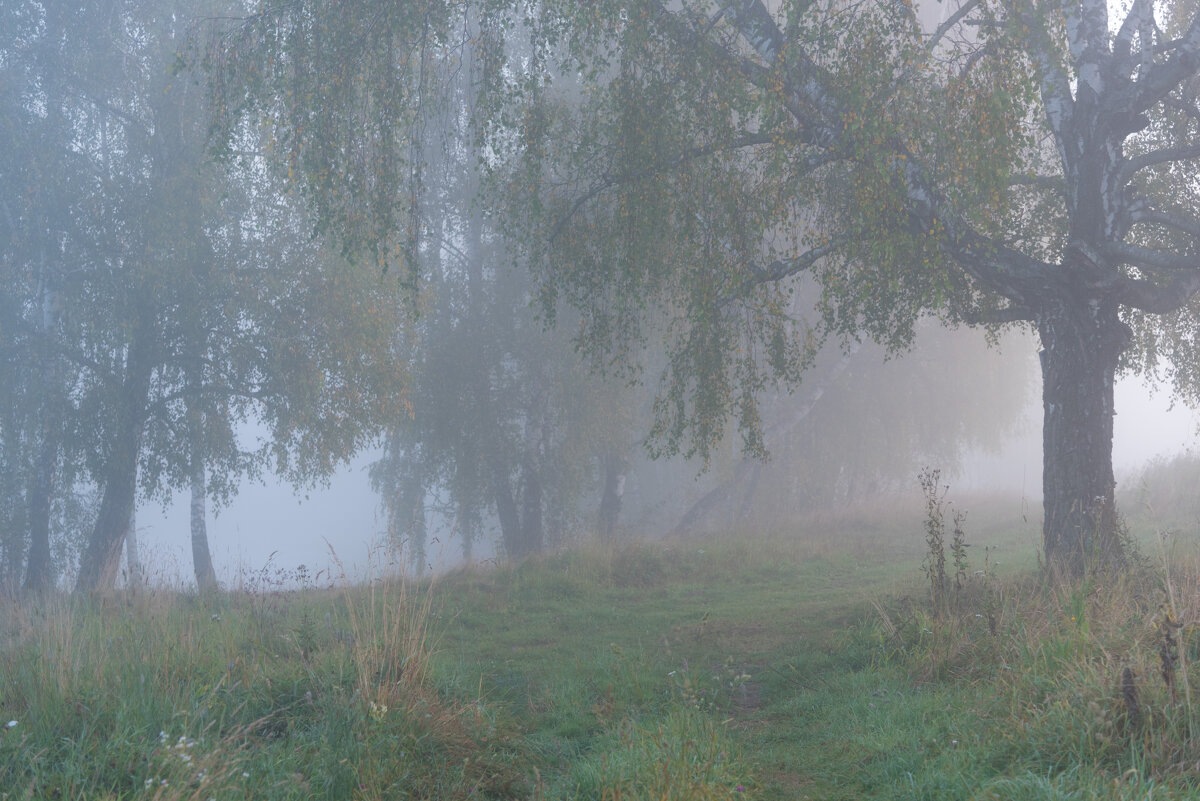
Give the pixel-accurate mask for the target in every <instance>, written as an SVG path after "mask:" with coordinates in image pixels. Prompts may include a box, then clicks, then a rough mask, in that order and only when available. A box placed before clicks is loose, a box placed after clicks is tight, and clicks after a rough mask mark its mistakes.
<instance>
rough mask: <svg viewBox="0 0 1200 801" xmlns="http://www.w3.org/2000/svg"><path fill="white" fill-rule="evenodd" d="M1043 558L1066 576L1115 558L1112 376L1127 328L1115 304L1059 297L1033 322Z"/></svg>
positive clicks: (1126, 339) (1127, 337) (1126, 342)
mask: <svg viewBox="0 0 1200 801" xmlns="http://www.w3.org/2000/svg"><path fill="white" fill-rule="evenodd" d="M1038 333H1039V334H1040V335H1041V340H1042V351H1041V354H1040V355H1041V364H1042V402H1043V410H1044V422H1043V430H1042V440H1043V470H1042V497H1043V506H1044V514H1045V517H1044V521H1043V538H1044V548H1045V556H1046V562H1047V565H1048V566H1049V567H1050V569H1051V570H1053V571H1055V572H1057V573H1059V574H1062V575H1069V576H1078V575H1081V574H1082V573H1083V572H1084V570H1085V569H1086V568H1087V567H1088V566H1090V565H1094V564H1106V563H1111V562H1113V561H1116V560H1118V559H1119V558H1120V556H1121V553H1120V549H1121V543H1120V539H1119V537H1118V532H1117V525H1116V515H1115V507H1114V502H1113V490H1114V487H1115V481H1114V479H1113V467H1112V439H1113V412H1114V409H1113V381H1114V376H1115V374H1116V369H1117V361H1118V359H1119V358H1120V356H1121V353H1122V352H1123V351H1124V350H1125V349H1126V348H1127V347H1128V346H1129V342H1130V332H1129V328H1128V326H1126V325H1125V323H1123V322H1122V321H1121V320H1120V318H1119V316H1118V313H1117V309H1116V306H1115V304H1110V303H1106V302H1103V301H1100V302H1096V301H1092V302H1088V300H1087V299H1084V300H1082V301H1077V302H1073V303H1066V302H1063V303H1058V304H1055V305H1054V306H1052V307H1051V308H1050V310H1049V312H1048V313H1047V314H1045V315H1043V319H1042V320H1040V321H1039V322H1038Z"/></svg>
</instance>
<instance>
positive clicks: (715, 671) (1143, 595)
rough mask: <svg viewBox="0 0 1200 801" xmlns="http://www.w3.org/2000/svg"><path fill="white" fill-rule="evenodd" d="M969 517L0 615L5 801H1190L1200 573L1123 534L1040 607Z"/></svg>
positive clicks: (857, 524) (1003, 511)
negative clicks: (1118, 559)
mask: <svg viewBox="0 0 1200 801" xmlns="http://www.w3.org/2000/svg"><path fill="white" fill-rule="evenodd" d="M961 505H962V506H963V507H964V508H966V509H968V511H969V514H968V516H967V518H966V520H965V523H964V524H963V525H962V526H961V527H960V528H962V530H963V531H964V532H965V542H966V543H969V547H968V548H965V549H962V548H957V549H956V548H955V539H956V538H955V535H954V529H955V525H954V519H953V516H952V513H951V510H949V509H943V510H942V511H941V512H940V513H937V514H935V515H934V518H935V520H936V522H940V523H941V524H944V527H943V528H942V529H941V530H940V532H939V531H938V530H937V525H936V524H935V526H934V528H933V529H931V528H930V526H929V523H930V516H929V515H928V514H927V512H926V510H924V509H907V510H895V509H881V510H878V511H877V512H876V513H873V514H867V513H863V514H861V515H858V516H851V515H845V516H841V517H828V518H824V519H812V520H807V521H803V522H800V523H797V524H796V525H795V528H794V529H793V530H789V531H779V532H769V533H758V534H746V533H739V535H738V536H737V537H734V536H732V535H730V536H724V537H717V538H705V539H687V540H673V541H657V542H652V543H641V544H638V543H627V544H622V545H619V546H617V547H612V548H599V547H595V546H581V547H579V548H575V549H571V550H564V551H562V552H558V553H554V554H550V555H547V556H544V557H541V558H538V559H535V560H532V561H529V562H526V563H524V564H521V565H519V566H509V565H485V566H481V567H478V568H474V569H469V570H461V571H458V572H455V573H452V574H450V575H447V576H444V577H441V578H439V579H437V580H436V581H434V582H432V583H428V582H414V581H406V580H404V579H402V578H398V577H395V576H393V575H384V576H382V577H380V578H378V579H376V580H373V581H370V582H367V583H365V584H362V585H359V586H351V587H341V586H334V585H332V584H331V583H330V582H329V581H327V580H326V578H325V577H324V576H318V577H310V576H307V575H304V574H299V575H292V576H290V577H289V578H290V579H291V580H292V584H293V585H299V587H298V588H296V589H290V590H286V591H284V590H280V589H278V587H276V586H274V585H272V583H271V582H262V583H260V584H251V585H247V586H243V588H242V589H240V590H238V591H233V592H229V593H226V594H222V595H219V596H213V597H207V598H203V597H197V596H195V595H190V594H186V593H178V592H169V591H165V590H155V589H150V588H146V589H139V590H137V591H128V592H123V593H120V594H117V595H114V596H111V597H109V598H106V599H104V600H100V601H91V602H83V601H77V600H71V599H68V598H62V599H58V600H52V601H50V602H49V603H47V604H45V605H41V606H35V605H30V604H21V603H17V602H4V603H3V606H0V799H14V800H15V799H22V800H24V799H199V800H201V801H203V800H204V799H210V798H211V799H227V798H228V799H235V798H236V799H246V798H248V799H311V798H327V799H407V798H413V799H577V798H578V799H596V800H597V801H634V800H635V799H636V800H641V799H645V800H646V801H650V800H651V799H653V800H654V801H665V800H669V799H678V800H679V801H685V800H686V801H691V800H693V799H697V800H699V801H704V800H705V799H761V800H762V801H766V800H767V799H779V800H780V801H782V800H783V799H788V800H790V799H805V798H810V799H826V800H827V801H836V800H837V799H947V801H950V800H951V799H953V800H954V801H962V799H978V800H979V801H983V800H984V799H996V800H997V801H999V800H1000V799H1149V798H1153V799H1173V798H1196V797H1200V683H1198V682H1197V679H1200V668H1197V667H1196V662H1197V661H1200V625H1198V623H1200V553H1198V548H1197V545H1196V542H1195V541H1194V540H1193V539H1188V538H1186V537H1184V536H1183V535H1167V536H1160V535H1159V533H1158V532H1157V531H1156V530H1155V529H1154V524H1153V520H1152V519H1150V518H1149V517H1147V518H1146V519H1145V520H1139V519H1134V520H1133V521H1132V522H1131V526H1132V528H1133V530H1134V533H1135V535H1136V537H1135V538H1136V539H1137V541H1138V542H1139V551H1140V553H1141V557H1140V559H1139V560H1138V561H1137V563H1135V564H1133V565H1132V566H1131V567H1130V568H1129V569H1128V570H1127V571H1126V572H1125V573H1124V574H1122V575H1098V576H1094V577H1092V578H1090V579H1089V580H1087V581H1085V582H1082V583H1080V584H1072V585H1058V584H1054V583H1052V582H1048V581H1047V580H1045V579H1043V578H1042V577H1041V574H1040V573H1039V572H1038V569H1037V557H1036V542H1037V537H1038V526H1037V525H1036V523H1034V522H1032V521H1023V520H1022V519H1021V518H1020V517H1019V516H1014V515H1013V514H1012V513H1013V511H1014V509H1015V507H1016V505H1015V504H1011V503H1010V504H1007V505H1000V506H996V507H994V508H993V507H991V506H989V505H988V504H986V503H984V502H979V503H977V504H974V508H972V507H973V505H972V503H971V502H966V503H963V504H961ZM939 537H940V539H939ZM959 539H960V540H961V539H962V538H961V537H960V538H959ZM939 553H940V554H941V555H942V556H943V557H944V562H943V563H942V565H943V566H942V568H941V570H942V572H943V574H944V580H943V581H937V580H936V577H937V575H938V567H937V565H938V558H937V557H938V554H939ZM964 559H965V561H964ZM931 573H932V575H933V576H934V579H935V580H934V581H933V582H932V583H931V579H930V574H931Z"/></svg>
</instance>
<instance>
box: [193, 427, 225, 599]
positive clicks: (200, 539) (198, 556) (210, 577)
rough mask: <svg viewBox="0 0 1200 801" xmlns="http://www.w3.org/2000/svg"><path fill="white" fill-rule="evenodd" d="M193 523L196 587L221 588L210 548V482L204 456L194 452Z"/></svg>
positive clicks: (204, 588) (202, 591)
mask: <svg viewBox="0 0 1200 801" xmlns="http://www.w3.org/2000/svg"><path fill="white" fill-rule="evenodd" d="M191 492H192V504H191V523H192V572H193V573H195V575H196V589H197V590H199V591H200V592H201V593H208V592H213V591H215V590H217V589H219V585H218V584H217V572H216V571H215V570H214V569H213V563H212V554H211V553H210V551H209V549H208V524H207V509H206V505H207V504H206V501H207V499H208V482H207V475H206V473H205V469H204V456H203V455H202V454H200V455H198V454H197V453H196V452H194V451H193V453H192V475H191Z"/></svg>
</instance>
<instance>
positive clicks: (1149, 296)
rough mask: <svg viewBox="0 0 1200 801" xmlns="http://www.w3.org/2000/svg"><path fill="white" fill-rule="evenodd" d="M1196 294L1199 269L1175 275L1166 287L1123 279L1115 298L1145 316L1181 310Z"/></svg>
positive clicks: (1198, 285)
mask: <svg viewBox="0 0 1200 801" xmlns="http://www.w3.org/2000/svg"><path fill="white" fill-rule="evenodd" d="M1196 266H1197V267H1200V265H1196ZM1197 292H1200V269H1197V270H1194V271H1192V272H1187V273H1182V274H1180V275H1177V276H1175V278H1174V279H1173V280H1172V281H1171V282H1170V283H1169V284H1167V285H1166V286H1163V285H1161V284H1156V283H1154V282H1153V281H1148V280H1145V279H1137V278H1125V279H1123V280H1122V282H1121V284H1120V285H1119V286H1118V293H1117V298H1118V300H1119V301H1120V302H1121V303H1123V304H1124V305H1126V306H1130V307H1132V308H1135V309H1140V310H1141V311H1144V312H1146V313H1147V314H1170V313H1171V312H1173V311H1177V310H1179V309H1180V308H1182V307H1183V306H1184V305H1185V304H1186V303H1187V302H1188V301H1189V300H1191V298H1192V296H1193V295H1195V294H1196V293H1197Z"/></svg>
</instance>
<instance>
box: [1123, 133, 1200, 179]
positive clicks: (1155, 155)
mask: <svg viewBox="0 0 1200 801" xmlns="http://www.w3.org/2000/svg"><path fill="white" fill-rule="evenodd" d="M1195 158H1200V142H1197V143H1196V144H1192V145H1181V146H1179V147H1167V148H1163V149H1161V150H1152V151H1150V152H1149V153H1143V154H1142V155H1140V156H1135V157H1134V158H1131V159H1126V160H1125V163H1124V164H1122V165H1121V174H1120V176H1119V180H1120V182H1121V184H1122V185H1124V184H1127V183H1129V181H1130V180H1131V179H1132V178H1133V176H1134V175H1135V174H1137V173H1138V172H1139V171H1141V170H1144V169H1146V168H1147V167H1156V166H1158V165H1159V164H1165V163H1167V162H1168V161H1187V160H1189V159H1195Z"/></svg>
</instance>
